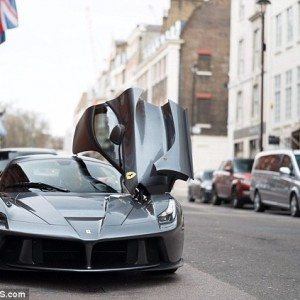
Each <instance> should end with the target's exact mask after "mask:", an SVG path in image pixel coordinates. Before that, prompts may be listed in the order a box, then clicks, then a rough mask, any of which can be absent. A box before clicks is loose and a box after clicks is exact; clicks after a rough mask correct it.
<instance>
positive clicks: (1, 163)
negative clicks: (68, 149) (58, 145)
mask: <svg viewBox="0 0 300 300" xmlns="http://www.w3.org/2000/svg"><path fill="white" fill-rule="evenodd" d="M34 154H52V155H56V154H57V153H56V151H55V150H53V149H44V148H3V149H0V172H1V171H3V170H4V169H5V167H6V166H7V164H8V163H9V162H10V161H11V160H12V159H14V158H16V157H19V156H25V155H34Z"/></svg>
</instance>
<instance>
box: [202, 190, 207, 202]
mask: <svg viewBox="0 0 300 300" xmlns="http://www.w3.org/2000/svg"><path fill="white" fill-rule="evenodd" d="M200 194H201V196H200V201H201V203H208V202H209V201H208V199H207V197H206V194H205V190H204V191H203V190H202V191H201V192H200Z"/></svg>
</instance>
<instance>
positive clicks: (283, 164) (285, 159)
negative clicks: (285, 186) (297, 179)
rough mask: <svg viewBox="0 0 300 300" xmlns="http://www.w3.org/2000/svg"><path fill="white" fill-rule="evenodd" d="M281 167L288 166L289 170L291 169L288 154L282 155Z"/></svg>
mask: <svg viewBox="0 0 300 300" xmlns="http://www.w3.org/2000/svg"><path fill="white" fill-rule="evenodd" d="M281 167H285V168H289V169H290V170H292V169H293V164H292V160H291V158H290V157H289V156H288V155H284V156H283V159H282V162H281Z"/></svg>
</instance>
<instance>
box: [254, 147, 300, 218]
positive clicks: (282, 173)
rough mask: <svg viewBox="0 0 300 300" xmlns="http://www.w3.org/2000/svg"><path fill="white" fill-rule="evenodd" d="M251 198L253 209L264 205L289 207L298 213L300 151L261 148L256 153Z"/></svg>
mask: <svg viewBox="0 0 300 300" xmlns="http://www.w3.org/2000/svg"><path fill="white" fill-rule="evenodd" d="M250 194H251V199H252V201H253V203H254V210H255V211H256V212H263V211H264V210H265V209H266V208H268V207H279V208H283V209H289V210H290V211H291V215H292V216H293V217H299V216H300V210H299V199H300V150H295V151H293V150H276V151H264V152H261V153H259V154H257V155H256V157H255V162H254V165H253V170H252V181H251V188H250Z"/></svg>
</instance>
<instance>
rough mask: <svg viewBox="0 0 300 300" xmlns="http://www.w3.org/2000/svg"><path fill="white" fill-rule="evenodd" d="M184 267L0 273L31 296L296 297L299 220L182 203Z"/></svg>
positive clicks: (299, 290)
mask: <svg viewBox="0 0 300 300" xmlns="http://www.w3.org/2000/svg"><path fill="white" fill-rule="evenodd" d="M183 195H184V194H183V193H178V194H177V197H178V198H179V199H181V200H182V202H183V206H184V212H185V248H184V259H185V265H184V266H183V267H182V268H181V269H179V270H178V271H177V273H176V274H173V275H164V276H158V275H150V274H143V273H128V274H106V275H104V274H69V273H68V274H61V273H7V272H2V273H0V289H2V288H29V291H30V299H155V298H156V299H185V300H186V299H300V219H293V218H291V217H290V216H289V215H288V214H287V213H285V212H280V211H272V212H267V213H264V214H257V213H254V212H253V211H252V210H251V209H243V210H234V209H232V208H230V207H213V206H211V205H205V204H200V203H193V204H190V203H187V202H186V201H185V197H184V196H183Z"/></svg>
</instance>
